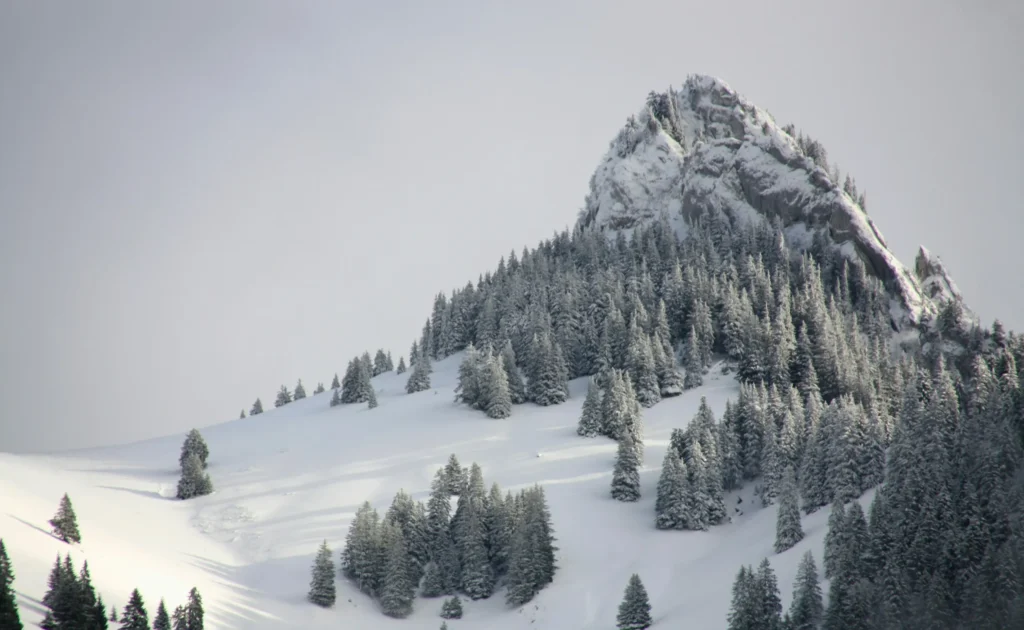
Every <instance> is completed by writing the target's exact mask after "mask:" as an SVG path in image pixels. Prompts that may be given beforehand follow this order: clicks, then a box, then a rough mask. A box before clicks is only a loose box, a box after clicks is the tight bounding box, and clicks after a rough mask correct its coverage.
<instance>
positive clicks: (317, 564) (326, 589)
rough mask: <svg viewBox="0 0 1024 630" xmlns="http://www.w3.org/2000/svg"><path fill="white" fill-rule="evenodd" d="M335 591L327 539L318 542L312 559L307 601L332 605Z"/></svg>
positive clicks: (324, 606)
mask: <svg viewBox="0 0 1024 630" xmlns="http://www.w3.org/2000/svg"><path fill="white" fill-rule="evenodd" d="M335 597H336V592H335V588H334V560H332V559H331V549H330V547H328V546H327V541H326V540H325V541H323V542H322V543H321V544H320V548H319V549H318V550H317V552H316V558H315V559H314V560H313V579H312V581H311V582H310V583H309V601H310V602H312V603H314V604H316V605H317V606H321V607H323V608H330V607H331V606H333V605H334V599H335Z"/></svg>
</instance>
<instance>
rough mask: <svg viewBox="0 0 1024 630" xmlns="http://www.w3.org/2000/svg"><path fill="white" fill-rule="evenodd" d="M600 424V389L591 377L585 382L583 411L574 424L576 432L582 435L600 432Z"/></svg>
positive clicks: (593, 435)
mask: <svg viewBox="0 0 1024 630" xmlns="http://www.w3.org/2000/svg"><path fill="white" fill-rule="evenodd" d="M601 425H602V421H601V390H600V389H599V388H598V386H597V384H596V383H595V382H594V379H593V378H591V379H590V380H589V381H588V382H587V397H586V398H584V399H583V411H582V412H581V414H580V421H579V424H578V425H577V426H576V434H577V435H580V436H582V437H596V436H597V435H598V434H600V433H601Z"/></svg>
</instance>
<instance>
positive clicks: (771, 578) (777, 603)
mask: <svg viewBox="0 0 1024 630" xmlns="http://www.w3.org/2000/svg"><path fill="white" fill-rule="evenodd" d="M755 584H756V585H757V586H756V595H755V599H754V601H755V602H756V603H757V604H758V611H757V622H756V625H755V626H753V627H754V628H764V629H765V630H781V629H782V599H781V597H780V596H779V583H778V580H777V579H776V578H775V571H774V570H772V565H771V563H770V562H768V558H765V559H764V560H762V561H761V564H760V565H759V566H758V567H757V574H756V576H755Z"/></svg>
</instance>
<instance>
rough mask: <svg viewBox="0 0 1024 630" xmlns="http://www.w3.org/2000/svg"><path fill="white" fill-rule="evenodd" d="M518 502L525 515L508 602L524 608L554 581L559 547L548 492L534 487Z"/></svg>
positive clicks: (516, 539)
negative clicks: (547, 496)
mask: <svg viewBox="0 0 1024 630" xmlns="http://www.w3.org/2000/svg"><path fill="white" fill-rule="evenodd" d="M517 502H518V503H519V504H521V505H522V514H521V516H519V517H517V518H516V527H515V533H514V535H513V537H512V544H511V548H510V552H509V568H508V575H507V577H506V584H507V586H508V590H507V592H506V594H505V601H506V602H507V603H508V604H509V605H510V606H522V605H523V604H525V603H526V602H528V601H530V600H531V599H533V597H534V596H535V595H536V594H537V593H538V592H539V591H540V590H541V589H542V588H544V587H545V586H546V585H548V584H550V583H551V581H552V580H554V576H555V570H556V568H557V567H556V566H555V551H557V547H555V546H554V542H555V537H554V531H553V529H552V527H551V513H550V512H549V511H548V507H547V502H546V499H545V498H544V489H543V488H542V487H540V486H534V487H533V488H531V489H529V490H524V491H522V492H521V493H520V495H519V497H518V501H517Z"/></svg>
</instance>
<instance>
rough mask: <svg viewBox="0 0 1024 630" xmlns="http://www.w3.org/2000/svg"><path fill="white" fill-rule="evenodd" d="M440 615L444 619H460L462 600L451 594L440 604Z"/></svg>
mask: <svg viewBox="0 0 1024 630" xmlns="http://www.w3.org/2000/svg"><path fill="white" fill-rule="evenodd" d="M441 617H442V618H444V619H462V600H461V599H459V596H458V595H452V596H451V597H449V598H448V599H446V600H444V604H442V605H441Z"/></svg>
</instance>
